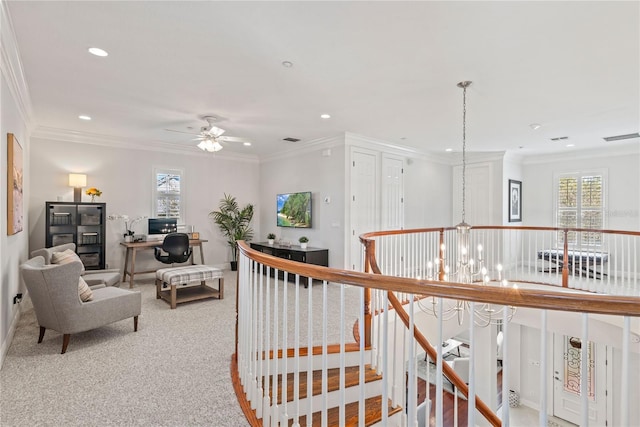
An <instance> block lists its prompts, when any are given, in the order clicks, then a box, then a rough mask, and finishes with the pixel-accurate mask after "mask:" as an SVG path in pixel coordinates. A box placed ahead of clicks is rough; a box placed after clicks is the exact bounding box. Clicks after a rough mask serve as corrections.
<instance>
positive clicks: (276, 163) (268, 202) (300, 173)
mask: <svg viewBox="0 0 640 427" xmlns="http://www.w3.org/2000/svg"><path fill="white" fill-rule="evenodd" d="M327 150H328V151H327ZM323 153H324V154H323ZM344 162H345V147H344V138H343V137H340V138H331V139H328V140H326V141H323V142H322V143H320V144H317V146H315V147H312V148H310V149H305V150H303V151H297V152H295V153H291V154H289V155H284V156H278V157H277V158H273V159H269V160H266V161H263V162H262V163H261V164H260V184H259V194H260V196H259V200H260V206H261V215H260V227H259V234H257V235H256V237H255V238H254V241H256V242H264V241H266V240H267V234H268V233H274V234H275V235H276V236H277V238H278V239H285V240H288V241H290V242H291V243H292V244H294V245H297V244H299V243H298V238H299V237H301V236H307V237H308V238H309V247H317V248H325V249H329V266H330V267H332V268H343V266H344V233H345V232H344V227H345V224H344V209H345V208H344V192H345V175H344ZM298 191H311V193H312V195H311V197H312V199H311V201H312V228H310V229H300V228H287V227H277V226H276V195H277V194H281V193H291V192H298ZM327 197H328V198H329V202H326V201H325V198H327Z"/></svg>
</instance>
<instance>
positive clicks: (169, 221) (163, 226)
mask: <svg viewBox="0 0 640 427" xmlns="http://www.w3.org/2000/svg"><path fill="white" fill-rule="evenodd" d="M177 231H178V220H177V219H176V218H149V234H169V233H175V232H177Z"/></svg>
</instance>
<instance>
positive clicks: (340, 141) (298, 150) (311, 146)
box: [260, 135, 344, 163]
mask: <svg viewBox="0 0 640 427" xmlns="http://www.w3.org/2000/svg"><path fill="white" fill-rule="evenodd" d="M290 144H291V146H290V147H287V148H285V150H283V151H276V152H273V153H270V154H267V155H266V156H261V157H260V163H263V162H271V161H274V160H282V159H287V158H291V157H297V156H300V155H301V154H305V153H311V152H313V151H318V150H323V149H326V148H333V147H341V146H343V145H344V137H343V136H342V135H336V136H330V137H326V138H318V139H314V140H311V141H309V142H292V143H290ZM298 144H300V145H298Z"/></svg>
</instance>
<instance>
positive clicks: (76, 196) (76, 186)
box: [69, 173, 87, 203]
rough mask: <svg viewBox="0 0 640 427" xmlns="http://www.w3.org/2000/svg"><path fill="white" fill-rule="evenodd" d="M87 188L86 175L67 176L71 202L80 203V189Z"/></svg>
mask: <svg viewBox="0 0 640 427" xmlns="http://www.w3.org/2000/svg"><path fill="white" fill-rule="evenodd" d="M86 186H87V175H85V174H82V173H70V174H69V187H73V201H74V202H75V203H80V202H81V201H82V187H86Z"/></svg>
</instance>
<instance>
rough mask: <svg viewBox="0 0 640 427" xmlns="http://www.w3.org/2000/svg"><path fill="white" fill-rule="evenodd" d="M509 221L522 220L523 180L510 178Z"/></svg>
mask: <svg viewBox="0 0 640 427" xmlns="http://www.w3.org/2000/svg"><path fill="white" fill-rule="evenodd" d="M507 194H508V197H509V212H508V215H509V222H522V181H516V180H515V179H510V180H509V187H508V192H507Z"/></svg>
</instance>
